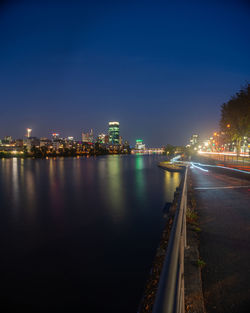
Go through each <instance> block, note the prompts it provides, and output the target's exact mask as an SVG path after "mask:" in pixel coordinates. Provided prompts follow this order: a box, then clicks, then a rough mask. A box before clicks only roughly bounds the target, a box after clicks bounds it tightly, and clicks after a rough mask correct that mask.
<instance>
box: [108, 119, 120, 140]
mask: <svg viewBox="0 0 250 313" xmlns="http://www.w3.org/2000/svg"><path fill="white" fill-rule="evenodd" d="M119 139H120V123H119V122H109V143H110V144H111V145H119V143H120V140H119Z"/></svg>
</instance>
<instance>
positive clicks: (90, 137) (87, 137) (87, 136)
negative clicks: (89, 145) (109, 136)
mask: <svg viewBox="0 0 250 313" xmlns="http://www.w3.org/2000/svg"><path fill="white" fill-rule="evenodd" d="M93 141H94V132H93V129H91V130H90V133H82V142H93Z"/></svg>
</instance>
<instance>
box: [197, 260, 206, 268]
mask: <svg viewBox="0 0 250 313" xmlns="http://www.w3.org/2000/svg"><path fill="white" fill-rule="evenodd" d="M197 265H198V266H199V267H200V268H203V267H205V266H206V262H205V261H203V260H202V259H198V260H197Z"/></svg>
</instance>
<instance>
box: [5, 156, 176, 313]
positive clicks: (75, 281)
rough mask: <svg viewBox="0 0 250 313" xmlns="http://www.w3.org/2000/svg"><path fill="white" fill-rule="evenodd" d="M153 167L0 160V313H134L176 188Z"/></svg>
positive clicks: (113, 160) (117, 159) (132, 159)
mask: <svg viewBox="0 0 250 313" xmlns="http://www.w3.org/2000/svg"><path fill="white" fill-rule="evenodd" d="M162 160H164V156H160V155H151V156H143V155H130V156H128V155H121V156H120V155H110V156H103V157H102V156H101V157H97V158H94V157H90V158H57V159H48V160H42V159H36V160H34V159H17V158H13V159H1V160H0V232H1V243H0V248H1V259H0V264H1V266H0V277H1V279H0V288H1V290H0V291H1V296H0V297H1V301H0V308H1V312H21V311H24V312H26V313H28V312H34V313H35V312H36V313H37V312H43V313H47V312H48V313H50V312H53V313H55V312H60V313H61V312H67V313H78V312H86V313H92V312H93V313H103V312H109V313H112V312H116V313H117V312H119V313H123V312H124V313H125V312H126V313H130V312H131V313H135V312H136V311H137V309H138V305H139V302H140V300H141V297H142V294H143V289H144V285H145V282H146V279H147V277H148V273H149V271H150V268H151V264H152V261H153V258H154V255H155V252H156V248H157V246H158V243H159V239H160V237H161V232H162V229H163V226H164V219H163V212H162V209H163V207H164V204H165V202H169V201H172V199H173V194H174V191H175V188H176V187H177V186H178V184H179V182H180V174H178V173H168V172H165V171H164V170H162V169H160V168H158V167H157V163H158V162H160V161H162Z"/></svg>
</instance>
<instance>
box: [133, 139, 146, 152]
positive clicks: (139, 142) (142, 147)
mask: <svg viewBox="0 0 250 313" xmlns="http://www.w3.org/2000/svg"><path fill="white" fill-rule="evenodd" d="M135 149H136V150H145V144H144V143H143V140H142V139H136V143H135Z"/></svg>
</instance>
